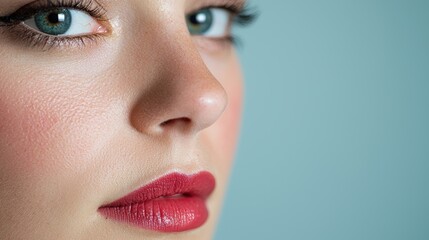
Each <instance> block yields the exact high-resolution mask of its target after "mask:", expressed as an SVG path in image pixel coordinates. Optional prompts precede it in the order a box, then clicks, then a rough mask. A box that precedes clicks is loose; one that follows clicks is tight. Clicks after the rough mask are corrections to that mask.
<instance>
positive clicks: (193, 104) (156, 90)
mask: <svg viewBox="0 0 429 240" xmlns="http://www.w3.org/2000/svg"><path fill="white" fill-rule="evenodd" d="M175 42H178V41H175ZM174 46H175V45H174V44H170V47H169V48H167V49H164V51H158V52H157V53H156V54H157V57H156V61H158V64H157V65H156V67H155V68H154V74H153V76H152V79H151V81H149V82H150V84H145V86H144V87H143V88H142V90H141V91H140V93H139V99H138V101H137V103H136V104H135V106H134V107H133V110H132V112H131V117H130V118H131V123H132V125H133V127H134V128H135V129H136V130H138V131H139V132H141V133H143V134H147V135H161V134H166V133H179V134H188V135H189V134H196V133H198V132H199V131H201V130H203V129H205V128H207V127H209V126H211V125H212V124H213V123H215V122H216V120H217V119H218V118H219V117H220V115H221V114H222V112H223V111H224V109H225V108H226V105H227V95H226V92H225V89H224V88H223V86H222V85H221V84H220V83H219V81H218V80H217V79H216V78H215V77H214V76H213V75H212V73H211V72H210V70H209V69H208V67H207V66H206V64H205V63H204V61H203V59H202V58H201V56H200V54H199V52H198V50H197V49H196V47H195V46H194V43H193V42H192V41H191V40H190V39H188V40H183V41H180V47H179V46H177V47H174Z"/></svg>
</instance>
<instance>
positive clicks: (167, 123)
mask: <svg viewBox="0 0 429 240" xmlns="http://www.w3.org/2000/svg"><path fill="white" fill-rule="evenodd" d="M190 123H191V119H189V118H186V117H183V118H174V119H170V120H167V121H165V122H162V123H161V124H160V126H161V127H163V128H165V127H170V126H174V125H183V126H187V125H190Z"/></svg>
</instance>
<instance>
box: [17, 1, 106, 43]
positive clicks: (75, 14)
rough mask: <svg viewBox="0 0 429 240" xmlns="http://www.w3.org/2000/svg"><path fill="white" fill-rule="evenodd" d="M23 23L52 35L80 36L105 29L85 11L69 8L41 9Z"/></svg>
mask: <svg viewBox="0 0 429 240" xmlns="http://www.w3.org/2000/svg"><path fill="white" fill-rule="evenodd" d="M24 25H27V26H28V27H30V28H32V29H34V30H37V31H40V32H42V33H44V34H47V35H53V36H78V35H79V36H81V35H89V34H93V33H102V32H105V31H106V30H105V29H104V28H103V27H102V26H101V25H100V24H99V23H98V22H97V20H95V19H94V18H93V17H92V16H90V15H89V14H88V13H86V12H85V11H81V10H76V9H71V8H54V9H49V10H41V11H39V12H37V13H36V14H35V15H34V16H33V17H31V18H30V19H28V20H26V21H24Z"/></svg>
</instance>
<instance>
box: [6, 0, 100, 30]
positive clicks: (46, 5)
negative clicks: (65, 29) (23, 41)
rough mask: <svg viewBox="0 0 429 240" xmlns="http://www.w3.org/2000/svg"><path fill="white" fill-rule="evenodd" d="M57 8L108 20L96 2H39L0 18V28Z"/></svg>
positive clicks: (87, 0) (56, 0)
mask: <svg viewBox="0 0 429 240" xmlns="http://www.w3.org/2000/svg"><path fill="white" fill-rule="evenodd" d="M56 8H71V9H76V10H82V11H85V12H87V13H88V14H89V15H91V16H92V17H94V18H96V19H98V20H100V21H101V20H107V19H106V18H105V15H106V10H105V9H104V7H103V6H102V5H101V4H99V3H98V2H97V1H96V0H38V1H35V2H32V3H29V4H27V5H25V6H23V7H21V8H20V9H18V10H17V11H16V12H14V13H12V14H10V15H8V16H4V17H0V26H1V24H2V25H14V24H18V23H20V22H22V21H25V20H27V19H29V18H30V17H32V16H34V15H35V14H36V13H37V12H39V11H43V10H51V9H56Z"/></svg>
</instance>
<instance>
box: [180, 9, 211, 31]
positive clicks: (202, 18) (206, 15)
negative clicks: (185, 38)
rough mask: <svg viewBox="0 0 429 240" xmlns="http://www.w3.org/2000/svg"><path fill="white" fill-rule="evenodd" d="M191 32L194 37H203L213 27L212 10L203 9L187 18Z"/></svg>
mask: <svg viewBox="0 0 429 240" xmlns="http://www.w3.org/2000/svg"><path fill="white" fill-rule="evenodd" d="M186 23H187V25H188V29H189V32H190V33H191V34H192V35H202V34H204V33H206V32H207V31H208V30H209V29H210V28H211V26H212V25H213V13H212V12H211V11H210V9H202V10H200V11H198V12H195V13H193V14H190V15H188V16H187V17H186Z"/></svg>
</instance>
